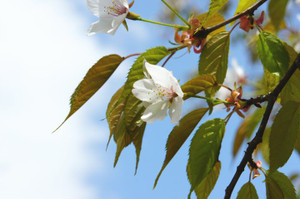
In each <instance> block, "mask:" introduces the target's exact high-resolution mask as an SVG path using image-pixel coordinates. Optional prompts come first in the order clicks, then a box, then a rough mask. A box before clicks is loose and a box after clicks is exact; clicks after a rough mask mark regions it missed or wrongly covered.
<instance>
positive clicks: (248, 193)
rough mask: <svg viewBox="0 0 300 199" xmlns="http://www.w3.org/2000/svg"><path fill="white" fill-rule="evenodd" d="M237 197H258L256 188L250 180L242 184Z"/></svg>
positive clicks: (256, 198) (240, 198)
mask: <svg viewBox="0 0 300 199" xmlns="http://www.w3.org/2000/svg"><path fill="white" fill-rule="evenodd" d="M237 199H258V195H257V192H256V189H255V187H254V186H253V184H252V183H251V182H247V183H246V184H244V185H243V186H242V188H241V189H240V191H239V193H238V196H237Z"/></svg>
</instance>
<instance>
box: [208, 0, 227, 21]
mask: <svg viewBox="0 0 300 199" xmlns="http://www.w3.org/2000/svg"><path fill="white" fill-rule="evenodd" d="M227 2H228V0H211V1H210V5H209V10H208V14H207V15H206V19H208V18H210V17H212V16H213V15H214V14H216V13H217V12H218V11H219V10H220V9H221V8H222V7H223V6H224V5H225V4H226V3H227ZM205 21H206V20H205Z"/></svg>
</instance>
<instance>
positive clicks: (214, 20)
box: [196, 13, 226, 38]
mask: <svg viewBox="0 0 300 199" xmlns="http://www.w3.org/2000/svg"><path fill="white" fill-rule="evenodd" d="M207 14H208V13H203V14H201V15H198V16H197V17H196V18H197V19H199V21H200V22H201V24H202V25H203V27H205V28H208V27H212V26H215V25H217V24H220V23H222V22H223V21H225V19H224V17H223V16H222V15H220V14H218V13H216V14H214V15H213V16H212V17H210V18H208V19H207V18H206V17H207ZM223 31H226V28H225V26H223V27H221V28H218V29H217V30H215V31H213V32H211V33H209V34H208V36H207V38H210V37H211V36H213V35H215V34H217V33H219V32H223Z"/></svg>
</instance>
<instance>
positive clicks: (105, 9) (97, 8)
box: [87, 0, 129, 35]
mask: <svg viewBox="0 0 300 199" xmlns="http://www.w3.org/2000/svg"><path fill="white" fill-rule="evenodd" d="M87 6H88V8H89V10H90V11H91V12H92V13H93V14H94V15H95V16H96V17H99V18H100V20H99V21H97V22H95V23H93V24H92V25H91V26H90V28H89V30H88V35H92V34H95V33H97V32H101V33H108V34H111V35H113V34H115V32H116V30H117V29H118V27H119V26H120V25H121V23H122V22H123V21H124V20H125V18H126V16H127V14H128V10H129V5H128V1H127V0H87Z"/></svg>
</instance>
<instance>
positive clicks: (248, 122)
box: [232, 108, 265, 156]
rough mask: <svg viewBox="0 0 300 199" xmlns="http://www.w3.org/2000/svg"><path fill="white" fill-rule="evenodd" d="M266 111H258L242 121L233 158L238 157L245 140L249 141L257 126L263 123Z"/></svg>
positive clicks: (237, 133) (235, 142) (235, 141)
mask: <svg viewBox="0 0 300 199" xmlns="http://www.w3.org/2000/svg"><path fill="white" fill-rule="evenodd" d="M264 111H265V108H260V109H256V110H255V112H253V113H252V114H250V115H247V116H246V118H245V119H244V120H243V121H242V123H241V125H240V126H239V128H238V130H237V132H236V134H235V138H234V144H233V151H232V152H233V156H236V154H237V152H238V151H239V149H240V147H241V145H242V143H243V141H244V140H245V138H248V139H249V138H250V137H251V135H252V133H253V132H254V130H255V129H256V127H257V125H258V124H259V122H260V121H261V119H262V116H263V114H264Z"/></svg>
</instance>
